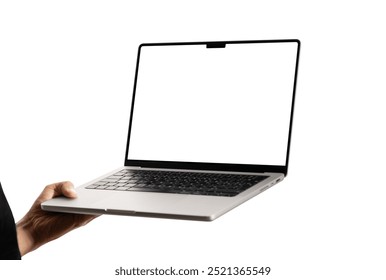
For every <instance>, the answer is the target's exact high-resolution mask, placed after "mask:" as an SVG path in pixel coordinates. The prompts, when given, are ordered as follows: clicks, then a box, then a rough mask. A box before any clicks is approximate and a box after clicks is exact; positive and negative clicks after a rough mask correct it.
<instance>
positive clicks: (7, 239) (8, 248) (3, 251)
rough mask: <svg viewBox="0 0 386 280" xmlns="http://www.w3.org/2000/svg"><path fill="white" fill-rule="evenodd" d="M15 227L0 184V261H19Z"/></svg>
mask: <svg viewBox="0 0 386 280" xmlns="http://www.w3.org/2000/svg"><path fill="white" fill-rule="evenodd" d="M20 259H21V256H20V251H19V246H18V244H17V236H16V226H15V220H14V219H13V215H12V211H11V208H9V205H8V202H7V199H6V197H5V195H4V192H3V189H2V187H1V183H0V260H20Z"/></svg>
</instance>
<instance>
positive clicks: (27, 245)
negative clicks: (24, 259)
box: [16, 221, 34, 256]
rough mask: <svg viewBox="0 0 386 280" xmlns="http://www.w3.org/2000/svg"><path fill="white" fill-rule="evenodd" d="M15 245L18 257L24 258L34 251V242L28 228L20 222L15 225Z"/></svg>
mask: <svg viewBox="0 0 386 280" xmlns="http://www.w3.org/2000/svg"><path fill="white" fill-rule="evenodd" d="M16 234H17V243H18V245H19V251H20V255H21V256H24V255H26V254H27V253H29V252H31V251H33V250H34V245H33V244H34V242H33V238H32V235H31V234H30V232H29V230H28V227H27V226H26V225H24V223H23V222H22V221H20V222H18V223H17V224H16Z"/></svg>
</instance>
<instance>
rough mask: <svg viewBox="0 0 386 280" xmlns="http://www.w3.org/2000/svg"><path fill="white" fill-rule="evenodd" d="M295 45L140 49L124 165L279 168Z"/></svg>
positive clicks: (285, 139) (283, 153) (284, 143)
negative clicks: (177, 163)
mask: <svg viewBox="0 0 386 280" xmlns="http://www.w3.org/2000/svg"><path fill="white" fill-rule="evenodd" d="M296 55H297V43H295V42H281V43H277V42H275V43H249V44H228V45H226V47H225V48H206V46H205V45H173V46H170V45H169V46H143V47H142V49H141V55H140V62H139V70H138V77H137V87H136V93H135V105H134V109H133V110H134V111H133V119H132V127H131V136H130V144H129V152H128V159H134V160H160V161H180V162H205V163H232V164H263V165H285V162H286V154H287V143H288V133H289V124H290V113H291V103H292V95H293V86H294V75H295V64H296Z"/></svg>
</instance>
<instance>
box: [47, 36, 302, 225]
mask: <svg viewBox="0 0 386 280" xmlns="http://www.w3.org/2000/svg"><path fill="white" fill-rule="evenodd" d="M299 51H300V41H299V40H296V39H293V40H259V41H221V42H220V41H218V42H190V43H188V42H184V43H154V44H142V45H140V46H139V48H138V58H137V65H136V73H135V80H134V91H133V97H132V104H131V114H130V123H129V131H128V140H127V148H126V153H125V161H124V166H123V167H121V168H118V169H116V170H114V171H112V172H110V173H108V174H105V175H104V176H101V177H100V178H97V179H95V180H92V181H90V182H88V183H87V184H84V185H82V186H79V187H78V188H77V192H78V198H76V199H67V198H64V197H59V198H54V199H52V200H49V201H46V202H44V203H43V204H42V209H43V210H47V211H57V212H68V213H84V214H116V215H129V216H142V217H159V218H175V219H189V220H201V221H211V220H214V219H216V218H218V217H219V216H221V215H223V214H224V213H226V212H228V211H229V210H231V209H233V208H234V207H236V206H238V205H240V204H241V203H243V202H245V201H246V200H248V199H250V198H252V197H254V196H256V195H257V194H259V193H261V192H263V191H265V190H266V189H268V188H270V187H272V186H273V185H275V184H276V183H278V182H279V181H281V180H283V179H284V177H285V176H286V175H287V170H288V160H289V150H290V139H291V128H292V117H293V108H294V97H295V88H296V78H297V68H298V61H299ZM158 171H161V173H162V174H164V173H165V172H167V173H168V174H172V176H174V177H173V178H175V177H176V176H177V177H178V176H179V175H184V176H185V175H188V176H193V177H194V176H201V177H202V178H206V177H210V176H220V177H221V176H230V177H232V178H233V177H236V179H235V180H237V178H245V177H246V176H250V177H253V178H255V177H256V176H254V175H257V176H259V178H260V179H259V180H258V181H256V182H257V183H252V186H248V187H246V188H245V189H242V191H239V192H238V193H237V194H235V193H233V192H232V193H227V191H224V192H223V193H221V192H220V194H218V193H215V190H214V189H216V188H215V187H213V183H209V186H208V185H205V186H201V187H200V191H196V190H194V191H189V190H188V191H186V189H184V190H182V191H181V192H180V191H175V190H173V191H166V192H165V191H164V189H165V188H166V186H167V185H168V184H167V183H166V182H165V181H162V184H163V187H162V188H161V189H160V190H159V191H158V190H151V191H144V190H142V189H140V188H139V187H138V188H137V187H136V186H139V185H135V184H129V183H130V179H128V180H123V179H122V178H123V177H119V176H123V175H124V174H126V173H128V174H129V173H130V174H137V173H138V174H146V176H148V174H151V176H153V174H155V172H158ZM157 174H159V173H157ZM162 174H161V175H162ZM213 174H215V175H213ZM224 174H225V175H224ZM241 175H242V176H241ZM135 176H137V175H135ZM140 176H145V175H140ZM157 176H158V175H157ZM157 176H153V177H152V180H153V181H152V184H153V186H152V187H157V186H154V185H157V180H155V179H154V178H158V177H157ZM230 177H229V178H230ZM114 178H115V179H116V178H121V179H120V181H118V182H113V181H112V179H114ZM205 180H206V179H202V180H201V181H200V182H204V181H205ZM232 180H233V179H232ZM101 182H102V183H101ZM180 182H181V181H180ZM210 182H213V181H210ZM232 182H233V181H232ZM253 182H255V181H253ZM136 183H137V184H138V182H136ZM114 184H115V185H114ZM125 184H126V185H125ZM160 184H161V183H160ZM179 184H180V185H183V184H181V183H179ZM199 184H201V183H199ZM211 184H212V185H211ZM232 184H233V183H232ZM232 184H231V185H232ZM128 185H130V186H129V187H127V186H128ZM116 186H119V187H116ZM141 186H143V184H141ZM194 187H195V186H194ZM231 187H232V186H231ZM145 188H146V186H145ZM181 188H184V186H181ZM228 192H229V191H228ZM224 194H225V195H224Z"/></svg>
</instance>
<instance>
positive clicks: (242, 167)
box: [124, 39, 301, 176]
mask: <svg viewBox="0 0 386 280" xmlns="http://www.w3.org/2000/svg"><path fill="white" fill-rule="evenodd" d="M256 43H261V44H264V43H297V54H296V66H295V75H294V87H293V93H292V104H291V113H290V123H289V133H288V142H287V154H286V163H285V165H260V164H256V165H255V164H254V165H251V164H232V163H229V164H228V163H207V162H205V163H203V162H171V161H152V160H132V159H128V153H129V144H130V135H131V126H132V120H133V112H134V103H135V94H136V86H137V77H138V70H139V62H140V57H141V49H142V48H143V47H151V46H155V47H157V46H176V45H206V47H207V48H224V47H226V45H228V44H256ZM300 44H301V43H300V40H298V39H284V40H248V41H207V42H179V43H176V42H174V43H144V44H140V45H139V47H138V55H137V63H136V70H135V77H134V87H133V95H132V100H131V111H130V122H129V129H128V135H127V145H126V153H125V160H124V165H125V166H135V167H145V168H146V167H147V168H164V169H181V170H183V169H192V170H215V171H236V172H257V173H262V172H270V173H282V174H284V175H285V176H286V175H287V172H288V162H289V154H290V144H291V134H292V120H293V112H294V104H295V92H296V84H297V75H298V64H299V54H300Z"/></svg>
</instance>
